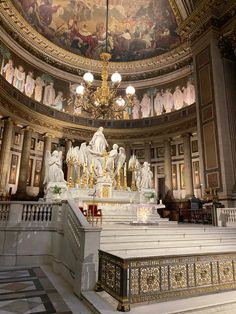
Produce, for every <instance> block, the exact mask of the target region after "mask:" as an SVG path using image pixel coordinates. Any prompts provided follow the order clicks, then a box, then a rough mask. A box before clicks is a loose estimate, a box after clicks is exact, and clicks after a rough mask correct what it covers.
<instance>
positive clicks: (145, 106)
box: [140, 94, 151, 118]
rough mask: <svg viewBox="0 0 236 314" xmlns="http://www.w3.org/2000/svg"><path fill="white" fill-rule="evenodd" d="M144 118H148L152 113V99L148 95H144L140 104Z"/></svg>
mask: <svg viewBox="0 0 236 314" xmlns="http://www.w3.org/2000/svg"><path fill="white" fill-rule="evenodd" d="M140 106H141V112H142V118H147V117H149V116H150V112H151V99H150V97H149V96H148V94H144V96H143V99H142V101H141V103H140Z"/></svg>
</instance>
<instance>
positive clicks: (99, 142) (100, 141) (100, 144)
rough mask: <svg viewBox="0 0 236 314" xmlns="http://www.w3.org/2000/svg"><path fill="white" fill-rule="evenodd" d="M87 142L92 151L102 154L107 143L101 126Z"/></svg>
mask: <svg viewBox="0 0 236 314" xmlns="http://www.w3.org/2000/svg"><path fill="white" fill-rule="evenodd" d="M89 144H90V145H91V147H92V150H93V152H94V153H100V154H103V153H104V151H106V148H107V147H108V143H107V140H106V139H105V136H104V134H103V127H102V126H101V127H100V128H99V129H98V130H97V132H95V133H94V135H93V138H92V139H91V141H90V142H89Z"/></svg>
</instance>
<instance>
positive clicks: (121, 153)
mask: <svg viewBox="0 0 236 314" xmlns="http://www.w3.org/2000/svg"><path fill="white" fill-rule="evenodd" d="M125 160H126V153H125V149H124V147H122V146H121V147H119V153H118V156H117V160H116V161H115V166H116V173H117V170H118V165H119V167H120V168H122V167H123V165H124V163H125Z"/></svg>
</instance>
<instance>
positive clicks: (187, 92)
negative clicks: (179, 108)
mask: <svg viewBox="0 0 236 314" xmlns="http://www.w3.org/2000/svg"><path fill="white" fill-rule="evenodd" d="M182 90H183V93H184V102H185V104H186V105H192V104H193V103H195V101H196V93H195V87H194V85H193V84H192V82H191V80H189V81H188V82H187V87H183V89H182Z"/></svg>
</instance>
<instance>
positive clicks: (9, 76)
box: [3, 59, 15, 84]
mask: <svg viewBox="0 0 236 314" xmlns="http://www.w3.org/2000/svg"><path fill="white" fill-rule="evenodd" d="M14 72H15V69H14V66H13V60H12V59H9V60H8V63H7V64H6V65H5V66H4V68H3V73H5V79H6V80H7V81H8V83H10V84H12V82H13V78H14Z"/></svg>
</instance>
